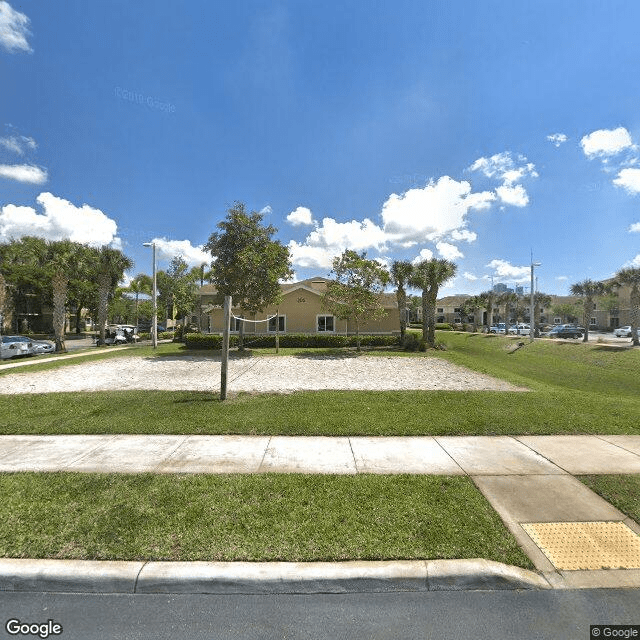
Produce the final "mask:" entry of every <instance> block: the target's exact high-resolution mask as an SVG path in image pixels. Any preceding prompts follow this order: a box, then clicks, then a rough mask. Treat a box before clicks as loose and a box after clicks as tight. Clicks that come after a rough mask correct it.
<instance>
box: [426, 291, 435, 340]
mask: <svg viewBox="0 0 640 640" xmlns="http://www.w3.org/2000/svg"><path fill="white" fill-rule="evenodd" d="M427 313H428V315H429V318H428V321H427V342H428V343H429V346H430V347H431V348H432V349H435V348H436V299H435V298H434V297H433V296H429V300H428V304H427Z"/></svg>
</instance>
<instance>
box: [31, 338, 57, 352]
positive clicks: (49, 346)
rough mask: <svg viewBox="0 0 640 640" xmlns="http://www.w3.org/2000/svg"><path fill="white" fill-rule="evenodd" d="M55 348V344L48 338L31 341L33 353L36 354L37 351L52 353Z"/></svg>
mask: <svg viewBox="0 0 640 640" xmlns="http://www.w3.org/2000/svg"><path fill="white" fill-rule="evenodd" d="M55 350H56V345H55V344H54V343H53V342H51V341H50V340H34V341H33V353H34V354H36V355H38V354H39V353H53V352H54V351H55Z"/></svg>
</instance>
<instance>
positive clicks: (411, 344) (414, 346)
mask: <svg viewBox="0 0 640 640" xmlns="http://www.w3.org/2000/svg"><path fill="white" fill-rule="evenodd" d="M402 348H403V349H404V351H417V350H418V337H417V336H416V334H415V333H407V334H405V336H404V340H403V341H402Z"/></svg>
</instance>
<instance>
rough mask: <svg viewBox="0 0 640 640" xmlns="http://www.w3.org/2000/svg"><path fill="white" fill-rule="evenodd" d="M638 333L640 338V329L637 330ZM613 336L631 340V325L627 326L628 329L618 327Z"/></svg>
mask: <svg viewBox="0 0 640 640" xmlns="http://www.w3.org/2000/svg"><path fill="white" fill-rule="evenodd" d="M636 332H637V333H638V335H639V336H640V327H639V328H637V329H636ZM613 335H614V336H615V337H616V338H630V337H631V325H627V326H626V327H618V328H617V329H616V330H615V331H614V332H613Z"/></svg>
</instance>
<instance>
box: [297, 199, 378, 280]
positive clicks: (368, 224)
mask: <svg viewBox="0 0 640 640" xmlns="http://www.w3.org/2000/svg"><path fill="white" fill-rule="evenodd" d="M299 208H300V207H299ZM386 240H387V238H386V235H385V233H384V231H383V230H382V229H381V228H380V227H379V226H378V225H376V224H375V223H373V222H372V221H371V220H369V219H368V218H365V219H364V220H363V221H362V222H358V221H357V220H351V221H350V222H336V221H335V220H334V219H333V218H324V219H323V221H322V226H320V227H316V228H315V229H314V230H313V231H312V232H311V233H310V234H309V235H308V236H307V237H306V238H305V241H304V243H298V242H296V241H295V240H292V241H291V242H289V251H290V252H291V259H292V262H293V264H296V265H299V266H301V267H321V268H327V267H331V263H332V261H333V258H334V257H335V256H338V255H340V254H341V253H342V252H343V251H344V250H345V249H351V250H353V251H367V250H369V249H376V250H378V251H383V250H384V249H385V248H386Z"/></svg>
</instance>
